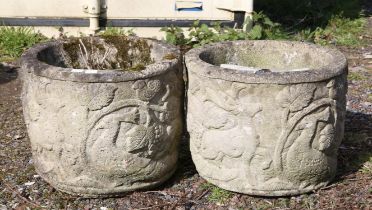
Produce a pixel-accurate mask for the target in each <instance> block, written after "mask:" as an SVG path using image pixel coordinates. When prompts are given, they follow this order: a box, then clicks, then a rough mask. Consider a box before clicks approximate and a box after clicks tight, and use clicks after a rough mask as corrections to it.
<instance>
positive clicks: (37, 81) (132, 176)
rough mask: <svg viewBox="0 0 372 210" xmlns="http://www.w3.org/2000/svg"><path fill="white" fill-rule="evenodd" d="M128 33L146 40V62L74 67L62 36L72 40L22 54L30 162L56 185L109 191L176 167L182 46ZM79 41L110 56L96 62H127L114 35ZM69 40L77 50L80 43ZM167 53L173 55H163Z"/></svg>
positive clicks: (81, 191)
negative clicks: (138, 66) (133, 68)
mask: <svg viewBox="0 0 372 210" xmlns="http://www.w3.org/2000/svg"><path fill="white" fill-rule="evenodd" d="M126 39H130V40H131V41H132V42H131V43H142V44H144V45H146V49H147V50H148V56H150V57H147V58H146V61H149V60H151V62H147V63H146V62H145V64H144V69H142V70H137V71H126V70H122V69H114V70H113V69H106V70H97V69H86V68H84V66H83V67H81V68H74V66H73V65H72V63H71V55H72V54H71V53H70V54H68V52H66V51H65V48H66V43H71V42H74V40H60V41H52V42H47V43H43V44H39V45H36V46H35V47H33V48H31V49H30V50H28V51H27V52H26V53H25V54H24V55H23V56H22V58H21V59H20V64H21V70H22V78H23V81H24V86H23V95H22V101H23V110H24V118H25V122H26V125H27V130H28V134H29V138H30V141H31V147H32V153H33V162H34V164H35V168H36V171H37V172H38V173H39V174H40V175H41V177H42V178H44V179H45V180H46V181H47V182H49V183H50V184H51V185H52V186H54V187H55V188H57V189H58V190H61V191H65V192H68V193H71V194H76V195H80V196H85V197H106V196H115V195H119V194H122V193H124V192H127V191H133V190H137V189H143V188H150V187H154V186H156V185H159V184H161V183H162V182H164V181H165V180H167V179H168V178H169V177H170V176H171V175H172V174H173V172H174V171H175V169H176V165H177V158H178V144H179V140H180V137H181V133H182V130H183V129H182V126H183V121H182V118H183V116H182V113H183V111H182V108H183V95H184V84H183V79H182V65H181V63H180V62H181V61H180V53H179V51H178V50H177V49H176V48H175V47H173V46H170V45H167V44H164V43H161V42H158V41H155V40H150V39H140V38H135V37H128V38H126ZM82 41H84V42H85V43H88V44H89V42H90V41H92V42H95V43H101V44H102V46H101V47H98V48H95V49H93V48H90V47H89V45H88V44H84V45H86V46H85V48H86V50H87V51H89V52H88V53H91V54H90V56H92V57H91V58H92V59H99V58H103V57H104V56H105V54H106V58H109V59H111V60H110V62H111V61H112V62H111V63H110V62H109V61H108V60H106V61H107V63H106V64H104V65H103V63H104V62H106V61H104V62H101V60H98V61H97V62H98V63H96V64H100V65H101V66H105V67H108V66H109V65H108V64H112V63H114V62H115V61H116V60H115V59H121V60H120V62H118V65H116V66H117V67H118V66H120V63H121V64H122V63H124V61H128V62H127V63H126V64H125V65H127V66H126V67H129V64H128V63H129V62H130V60H128V59H127V60H125V59H124V58H121V57H120V50H118V47H120V46H117V45H113V44H112V43H113V42H114V41H112V40H110V42H106V41H105V38H100V37H90V38H87V40H82ZM119 41H120V40H119ZM121 41H122V40H121ZM84 42H83V43H84ZM115 43H118V42H115ZM75 44H77V45H78V46H74V47H75V49H76V50H78V53H81V51H80V49H81V47H83V46H82V44H81V42H80V41H79V42H76V40H75ZM79 44H80V45H79ZM126 47H127V46H126ZM70 49H71V46H70ZM94 50H98V51H99V50H100V51H99V52H97V51H94ZM133 50H138V49H137V48H133ZM82 51H83V52H84V51H85V50H84V49H82ZM93 51H94V52H93ZM118 52H119V55H118ZM78 53H76V56H77V57H75V58H73V59H75V60H74V62H75V64H76V62H80V64H82V62H84V58H83V57H84V56H83V55H85V54H84V53H83V54H80V55H78ZM94 53H96V54H94ZM141 53H144V52H143V51H142V52H131V53H128V54H127V55H135V54H136V55H135V56H137V55H138V56H139V57H136V58H138V59H137V60H136V62H137V61H140V60H141V58H142V57H141V56H143V55H142V54H141ZM145 53H146V52H145ZM121 54H124V53H123V52H121ZM167 54H174V55H177V56H176V57H175V58H174V59H163V57H164V56H165V55H167ZM68 56H70V57H68ZM117 56H119V57H117ZM106 58H105V59H106ZM100 62H101V63H100ZM80 64H79V65H80ZM82 65H83V64H82ZM133 65H135V63H134V62H133Z"/></svg>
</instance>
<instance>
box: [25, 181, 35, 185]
mask: <svg viewBox="0 0 372 210" xmlns="http://www.w3.org/2000/svg"><path fill="white" fill-rule="evenodd" d="M33 184H35V182H26V183H24V185H25V186H31V185H33Z"/></svg>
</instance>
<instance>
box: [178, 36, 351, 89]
mask: <svg viewBox="0 0 372 210" xmlns="http://www.w3.org/2000/svg"><path fill="white" fill-rule="evenodd" d="M247 43H248V44H255V43H258V44H261V45H264V44H265V43H267V44H268V47H270V44H272V43H282V44H285V45H288V46H290V45H298V46H299V47H300V46H307V47H311V48H313V49H314V50H320V51H321V53H325V54H329V55H331V57H332V58H331V60H332V62H329V63H328V64H327V65H324V66H322V67H320V68H315V69H314V68H312V69H309V70H304V71H281V72H278V71H276V72H274V71H270V72H265V71H264V72H256V73H254V72H248V71H238V70H233V69H227V68H221V67H219V66H216V65H213V64H210V63H208V62H205V61H203V60H202V59H201V58H200V54H201V53H203V52H205V51H208V50H212V49H213V48H216V47H222V48H232V47H233V45H235V46H239V45H241V44H247ZM314 53H316V52H314ZM185 62H186V67H187V69H188V70H189V71H193V72H194V73H195V74H197V75H200V76H203V77H207V78H213V79H221V80H226V81H234V82H242V83H251V84H260V83H262V84H296V83H304V82H305V83H308V82H318V81H324V80H328V79H330V78H333V77H335V76H338V75H341V74H342V73H344V72H345V71H347V65H348V64H347V59H346V57H345V56H344V55H343V54H342V53H341V52H340V51H339V50H337V49H334V48H330V47H322V46H318V45H315V44H311V43H305V42H297V41H275V40H241V41H226V42H219V43H214V44H209V45H205V46H203V47H199V48H194V49H192V50H190V51H189V52H187V53H186V55H185ZM195 69H198V71H195Z"/></svg>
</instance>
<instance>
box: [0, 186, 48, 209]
mask: <svg viewBox="0 0 372 210" xmlns="http://www.w3.org/2000/svg"><path fill="white" fill-rule="evenodd" d="M3 184H4V185H5V188H6V189H8V190H10V191H11V192H13V193H15V194H16V195H17V197H18V198H20V199H21V200H22V201H24V202H26V203H27V204H29V205H31V206H33V207H36V208H43V209H45V207H43V206H41V205H40V204H38V203H35V202H32V201H30V200H29V199H27V198H25V197H23V196H22V195H21V193H19V192H18V191H17V190H15V189H14V188H13V187H12V186H10V184H8V183H6V182H3Z"/></svg>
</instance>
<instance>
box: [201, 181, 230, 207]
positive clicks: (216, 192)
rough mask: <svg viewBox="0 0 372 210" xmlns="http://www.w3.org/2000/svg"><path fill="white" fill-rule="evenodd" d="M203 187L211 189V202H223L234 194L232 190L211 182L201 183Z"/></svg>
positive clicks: (209, 197) (209, 198)
mask: <svg viewBox="0 0 372 210" xmlns="http://www.w3.org/2000/svg"><path fill="white" fill-rule="evenodd" d="M201 188H203V189H205V190H209V191H210V192H211V193H210V195H209V196H208V200H209V201H210V202H215V203H221V204H223V203H225V202H226V201H227V200H228V199H229V198H231V196H232V195H233V193H232V192H229V191H227V190H224V189H221V188H219V187H217V186H215V185H213V184H211V183H204V184H202V185H201Z"/></svg>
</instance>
